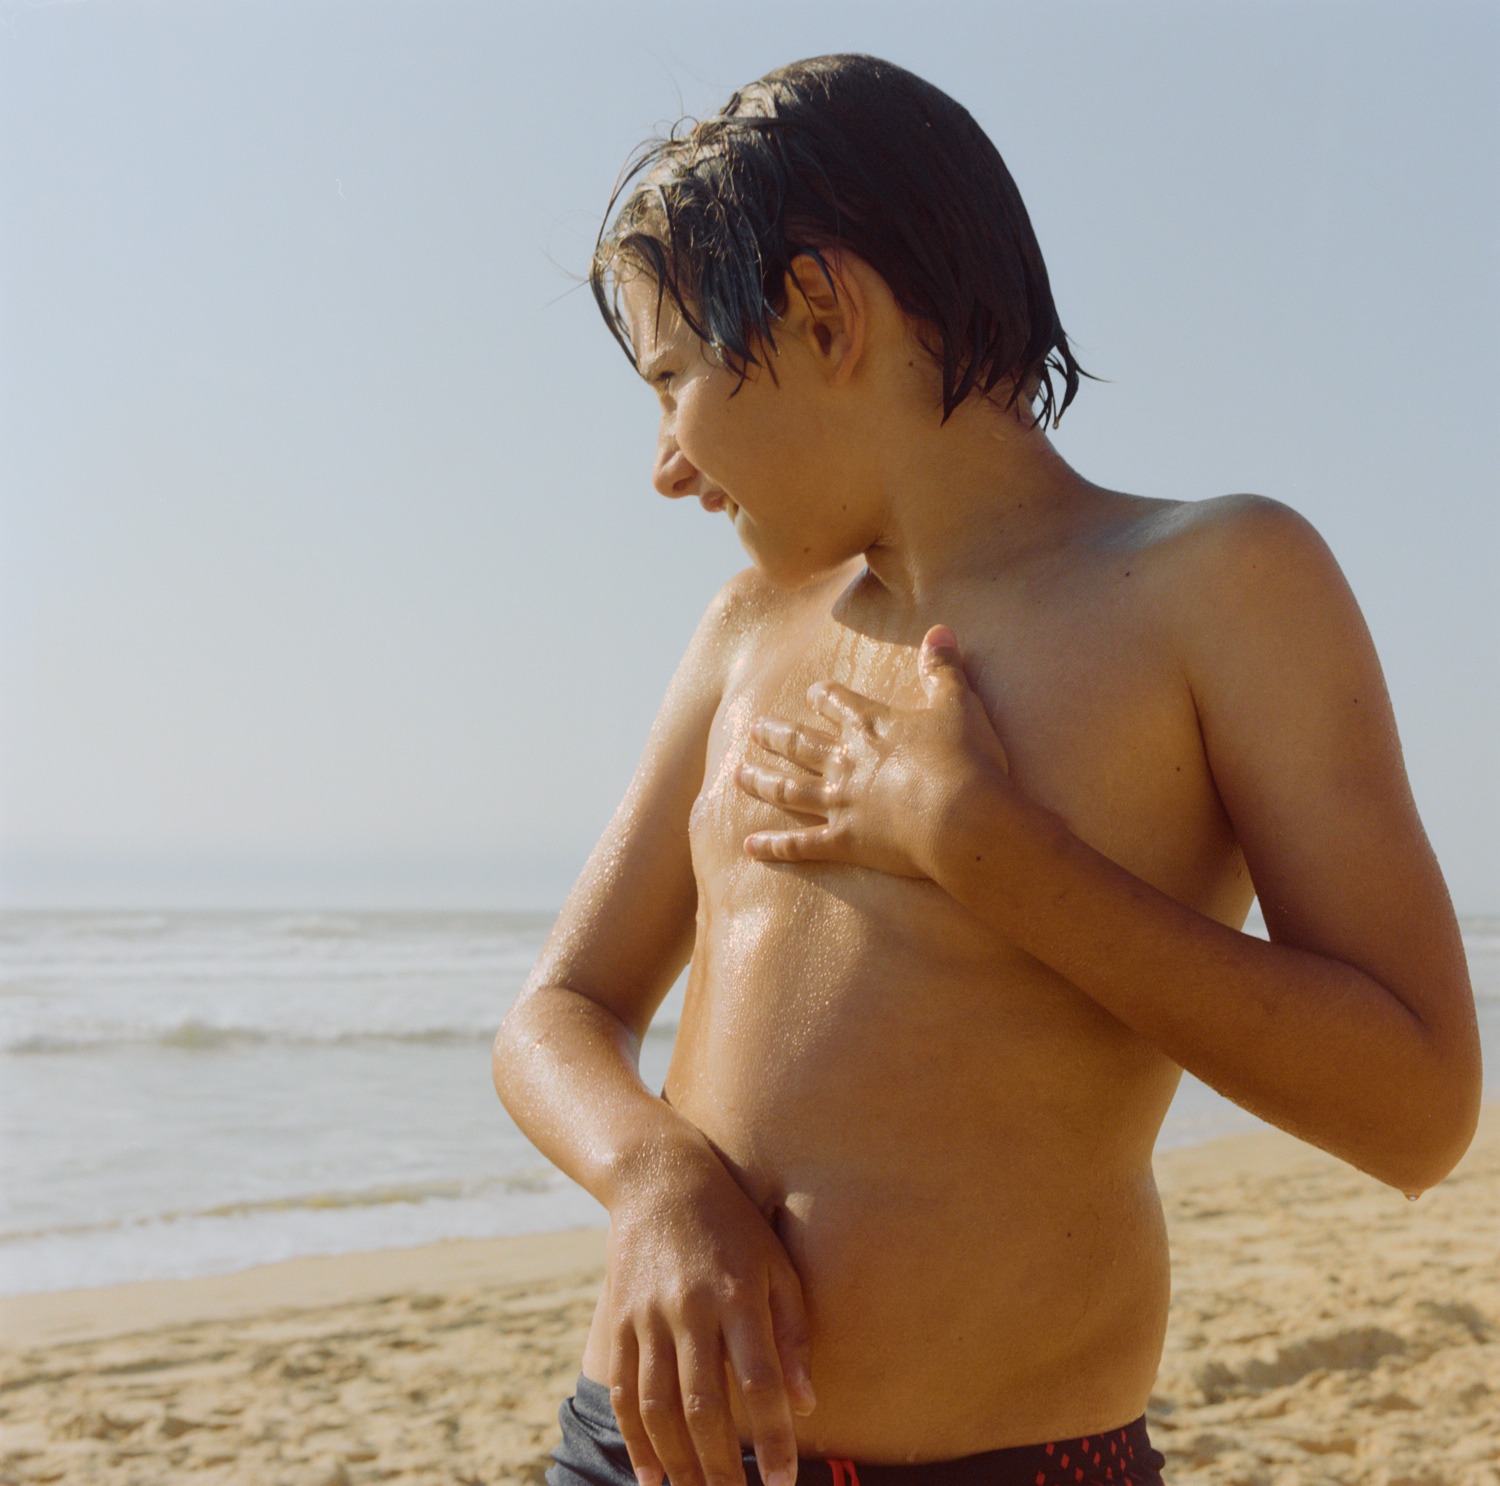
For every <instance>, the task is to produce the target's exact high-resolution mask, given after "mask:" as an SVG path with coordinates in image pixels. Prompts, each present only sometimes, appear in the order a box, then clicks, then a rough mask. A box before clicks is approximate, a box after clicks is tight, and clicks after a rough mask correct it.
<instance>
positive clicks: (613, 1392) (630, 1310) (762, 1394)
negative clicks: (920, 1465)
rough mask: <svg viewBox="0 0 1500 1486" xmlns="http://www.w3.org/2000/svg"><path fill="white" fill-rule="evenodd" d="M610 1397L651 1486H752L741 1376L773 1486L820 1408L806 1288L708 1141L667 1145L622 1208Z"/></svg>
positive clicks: (612, 1251) (782, 1481) (764, 1471)
mask: <svg viewBox="0 0 1500 1486" xmlns="http://www.w3.org/2000/svg"><path fill="white" fill-rule="evenodd" d="M608 1284H609V1313H610V1365H609V1381H610V1401H611V1403H612V1404H613V1406H614V1411H615V1417H616V1419H617V1421H618V1422H619V1426H620V1433H621V1434H622V1435H623V1436H624V1437H625V1443H626V1445H627V1447H628V1448H629V1450H630V1460H631V1464H632V1466H633V1467H634V1468H635V1472H636V1475H637V1477H638V1479H639V1480H640V1481H641V1482H642V1483H643V1486H658V1483H660V1481H661V1477H662V1473H663V1471H665V1472H666V1474H667V1475H668V1476H670V1478H671V1480H672V1483H673V1486H700V1483H703V1486H728V1483H733V1486H743V1483H744V1479H745V1475H744V1467H743V1464H742V1461H741V1454H740V1439H739V1432H738V1429H737V1427H736V1425H735V1421H734V1416H733V1413H732V1411H731V1402H730V1381H729V1380H730V1379H731V1378H732V1379H733V1386H734V1388H735V1389H736V1390H737V1392H738V1394H739V1397H740V1400H741V1402H742V1404H743V1405H744V1412H745V1417H746V1419H747V1421H748V1424H749V1428H750V1434H751V1438H752V1439H753V1441H754V1444H755V1454H756V1460H757V1463H758V1464H759V1467H760V1473H761V1476H762V1478H763V1479H764V1480H765V1481H766V1482H767V1486H790V1483H791V1482H792V1481H793V1480H794V1479H795V1477H796V1473H797V1441H796V1435H795V1433H794V1429H793V1423H792V1415H793V1412H794V1411H795V1412H797V1413H799V1414H808V1413H811V1412H812V1409H813V1404H814V1398H813V1391H812V1382H811V1378H810V1376H809V1372H808V1361H807V1356H808V1341H809V1337H808V1322H807V1312H806V1310H805V1308H804V1305H803V1300H802V1286H801V1282H800V1281H799V1279H798V1277H797V1272H796V1270H795V1269H793V1267H792V1263H791V1260H790V1259H789V1258H788V1257H787V1252H786V1249H785V1247H784V1246H783V1245H782V1242H781V1240H780V1238H779V1237H778V1236H777V1235H776V1232H775V1231H774V1229H773V1228H772V1227H771V1225H770V1223H769V1222H768V1221H767V1220H766V1218H765V1217H764V1216H763V1215H762V1214H761V1212H760V1210H759V1209H758V1208H757V1207H756V1206H755V1204H754V1203H753V1202H752V1201H751V1200H750V1199H749V1197H747V1196H746V1195H745V1192H744V1191H743V1189H742V1188H741V1187H740V1186H739V1184H738V1183H737V1182H736V1181H735V1180H734V1178H733V1177H732V1176H731V1175H730V1173H729V1172H728V1170H727V1169H726V1168H725V1167H724V1165H723V1163H722V1162H721V1161H720V1160H719V1158H718V1157H717V1156H716V1155H715V1154H714V1152H713V1150H712V1149H711V1148H710V1147H709V1146H708V1145H707V1143H706V1142H703V1143H701V1144H700V1145H688V1144H685V1145H683V1146H682V1147H679V1148H675V1149H673V1150H672V1151H671V1152H664V1153H659V1154H658V1156H657V1158H656V1159H653V1160H652V1161H651V1162H650V1165H649V1169H647V1170H644V1171H643V1173H642V1175H641V1178H640V1179H639V1180H638V1181H636V1182H635V1183H634V1184H632V1185H628V1186H627V1189H626V1195H624V1196H623V1197H622V1198H621V1200H619V1201H617V1202H615V1203H614V1204H613V1205H612V1207H611V1209H610V1228H609V1280H608Z"/></svg>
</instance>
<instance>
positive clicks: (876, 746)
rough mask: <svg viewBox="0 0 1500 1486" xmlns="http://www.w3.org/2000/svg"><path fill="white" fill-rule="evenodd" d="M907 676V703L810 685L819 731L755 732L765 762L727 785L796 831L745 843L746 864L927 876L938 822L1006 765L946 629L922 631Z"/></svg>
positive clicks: (768, 720)
mask: <svg viewBox="0 0 1500 1486" xmlns="http://www.w3.org/2000/svg"><path fill="white" fill-rule="evenodd" d="M916 668H917V677H918V680H919V681H920V685H921V693H920V700H919V701H918V702H917V704H916V705H914V706H911V707H900V706H894V705H887V704H886V703H883V702H879V701H876V700H874V699H873V698H870V697H867V696H863V695H861V694H860V693H859V692H856V691H853V690H851V689H850V688H848V687H846V686H842V685H840V684H839V683H837V682H833V681H819V682H817V683H815V684H814V685H813V686H812V687H811V689H810V690H809V692H808V701H809V704H810V705H811V706H812V708H813V710H814V711H815V712H816V713H817V714H818V716H819V718H820V723H819V724H817V725H805V724H794V723H791V722H788V721H786V720H784V719H782V718H778V717H763V718H761V719H759V720H758V721H757V722H756V723H755V725H754V727H753V728H752V730H751V737H752V739H753V741H754V742H755V743H756V744H757V745H759V747H760V749H761V750H763V751H764V752H765V753H766V754H768V755H769V756H770V758H769V761H767V762H751V761H749V760H746V761H743V762H742V763H741V764H740V765H739V767H738V768H737V770H736V771H735V782H736V784H737V785H738V786H739V788H740V789H741V790H743V791H744V792H745V793H746V794H747V795H749V796H751V797H752V798H754V799H757V800H761V801H764V802H765V803H767V804H771V805H776V806H779V807H781V808H782V809H785V810H788V811H790V812H791V813H792V814H794V815H796V816H798V817H801V818H802V823H799V824H796V825H791V826H788V827H787V828H785V829H781V830H772V831H757V832H755V833H753V834H752V835H750V836H749V837H747V838H746V840H745V852H746V854H747V855H748V856H750V857H752V858H753V859H755V860H758V861H764V862H811V861H826V862H842V863H847V864H849V865H853V866H860V867H868V868H871V869H873V870H875V871H879V872H886V873H890V874H893V875H895V876H901V877H930V876H932V875H933V870H932V863H933V853H934V850H935V847H936V844H937V840H938V837H939V836H940V835H941V833H942V829H943V822H944V821H945V819H946V818H947V816H948V813H949V812H950V811H951V810H952V809H954V808H955V806H956V804H957V802H958V801H959V799H960V798H961V797H962V795H963V793H964V791H965V788H966V786H967V785H968V784H969V783H970V782H971V781H972V780H973V779H974V778H975V777H976V776H978V775H984V774H987V775H989V776H990V777H991V778H995V777H1000V776H1003V775H1005V774H1006V773H1007V764H1006V758H1005V750H1004V749H1003V747H1002V746H1001V743H1000V740H999V738H998V737H997V736H996V734H995V730H994V727H993V726H992V724H991V722H990V719H989V716H988V714H987V713H986V712H985V709H984V705H983V703H982V702H981V701H980V698H979V696H978V694H977V693H976V692H975V691H974V690H973V688H972V687H971V686H970V684H969V681H968V678H967V676H966V675H965V672H964V667H963V660H962V657H961V655H960V653H959V648H958V642H957V640H956V638H955V637H954V635H953V632H952V631H951V630H949V629H948V628H946V626H942V625H939V626H935V627H934V628H933V629H931V630H929V631H928V632H927V635H926V637H925V638H924V639H923V642H922V645H921V648H920V650H919V651H918V653H917V658H916Z"/></svg>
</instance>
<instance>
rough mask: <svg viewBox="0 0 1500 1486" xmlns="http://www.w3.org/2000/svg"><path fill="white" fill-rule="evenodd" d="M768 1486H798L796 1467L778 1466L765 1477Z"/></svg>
mask: <svg viewBox="0 0 1500 1486" xmlns="http://www.w3.org/2000/svg"><path fill="white" fill-rule="evenodd" d="M763 1479H764V1481H765V1483H766V1486H796V1480H797V1471H796V1468H795V1467H794V1466H789V1465H778V1466H777V1467H776V1469H775V1470H773V1471H767V1472H766V1474H765V1476H764V1477H763Z"/></svg>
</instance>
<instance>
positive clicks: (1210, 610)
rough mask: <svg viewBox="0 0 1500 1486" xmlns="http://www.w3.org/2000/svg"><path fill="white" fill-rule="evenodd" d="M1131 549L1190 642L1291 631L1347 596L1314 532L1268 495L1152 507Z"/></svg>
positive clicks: (1129, 537)
mask: <svg viewBox="0 0 1500 1486" xmlns="http://www.w3.org/2000/svg"><path fill="white" fill-rule="evenodd" d="M1124 545H1125V546H1126V547H1127V548H1128V549H1129V550H1130V553H1131V556H1132V559H1133V560H1134V561H1135V572H1136V574H1137V575H1138V576H1140V577H1145V578H1148V579H1149V580H1150V581H1149V582H1148V583H1147V584H1143V585H1142V587H1143V588H1144V589H1146V590H1148V591H1149V592H1150V593H1151V594H1152V596H1153V599H1154V601H1155V607H1156V608H1157V610H1158V613H1159V614H1160V616H1161V618H1162V619H1163V620H1164V621H1165V622H1166V623H1168V624H1169V625H1170V626H1171V627H1172V628H1173V629H1175V630H1177V631H1178V632H1179V633H1180V634H1181V636H1182V638H1183V639H1184V640H1185V641H1193V640H1195V639H1210V638H1212V637H1213V636H1214V635H1215V634H1220V635H1222V634H1225V633H1228V632H1234V631H1237V630H1245V629H1247V628H1251V629H1270V630H1285V629H1287V628H1288V627H1289V626H1291V627H1295V626H1296V625H1297V624H1299V623H1301V622H1303V621H1305V620H1309V619H1311V618H1312V616H1313V614H1314V612H1315V611H1318V610H1321V609H1323V608H1324V607H1325V606H1326V604H1327V602H1328V600H1329V599H1330V598H1332V597H1335V596H1337V597H1338V598H1339V602H1340V606H1342V602H1343V598H1344V596H1346V595H1347V587H1346V585H1345V583H1344V579H1343V575H1342V573H1341V572H1340V570H1339V567H1338V564H1337V562H1336V561H1335V560H1334V557H1333V554H1332V553H1331V552H1330V551H1329V549H1328V545H1327V544H1326V543H1325V542H1324V540H1323V539H1322V537H1321V536H1320V535H1319V534H1318V532H1317V530H1316V528H1315V527H1314V526H1313V525H1312V523H1311V522H1310V521H1308V520H1307V519H1306V517H1304V516H1302V515H1300V514H1299V513H1298V512H1297V511H1295V510H1293V509H1292V508H1291V507H1290V506H1287V505H1284V504H1283V503H1282V502H1281V501H1277V500H1272V499H1270V498H1268V497H1266V496H1261V495H1243V494H1242V495H1224V496H1217V497H1214V498H1212V499H1208V500H1199V501H1162V502H1150V503H1149V504H1148V505H1147V506H1146V508H1145V509H1143V510H1142V511H1141V512H1140V513H1139V514H1138V515H1137V516H1136V517H1135V518H1134V520H1132V522H1131V523H1130V524H1129V528H1128V531H1127V533H1126V536H1125V542H1124Z"/></svg>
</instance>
